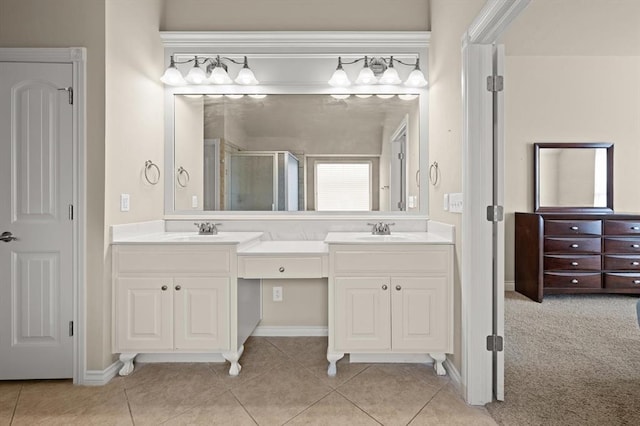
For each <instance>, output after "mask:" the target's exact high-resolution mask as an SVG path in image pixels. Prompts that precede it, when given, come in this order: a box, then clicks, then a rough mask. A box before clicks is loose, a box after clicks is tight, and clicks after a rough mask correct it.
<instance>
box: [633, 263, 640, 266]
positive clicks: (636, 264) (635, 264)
mask: <svg viewBox="0 0 640 426" xmlns="http://www.w3.org/2000/svg"><path fill="white" fill-rule="evenodd" d="M638 265H640V262H631V266H638Z"/></svg>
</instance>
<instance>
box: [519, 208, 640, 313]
mask: <svg viewBox="0 0 640 426" xmlns="http://www.w3.org/2000/svg"><path fill="white" fill-rule="evenodd" d="M515 225H516V229H515V280H516V282H515V287H516V291H517V292H518V293H522V294H524V295H525V296H527V297H529V298H530V299H533V300H535V301H538V302H542V298H543V297H544V295H545V294H563V293H565V294H568V293H573V294H576V293H632V294H640V215H629V214H614V213H606V214H601V213H594V214H564V213H516V224H515Z"/></svg>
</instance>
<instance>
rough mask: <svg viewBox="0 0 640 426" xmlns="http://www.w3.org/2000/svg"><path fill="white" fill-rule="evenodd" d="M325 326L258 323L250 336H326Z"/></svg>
mask: <svg viewBox="0 0 640 426" xmlns="http://www.w3.org/2000/svg"><path fill="white" fill-rule="evenodd" d="M328 335H329V332H328V329H327V327H325V326H300V327H299V326H292V325H284V326H282V325H273V326H269V325H259V326H257V327H256V329H255V330H253V334H252V336H256V337H302V336H320V337H324V336H328Z"/></svg>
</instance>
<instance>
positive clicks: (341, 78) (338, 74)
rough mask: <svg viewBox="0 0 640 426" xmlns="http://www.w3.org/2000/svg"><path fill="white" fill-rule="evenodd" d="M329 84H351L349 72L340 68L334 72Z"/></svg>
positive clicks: (336, 85) (339, 85) (334, 85)
mask: <svg viewBox="0 0 640 426" xmlns="http://www.w3.org/2000/svg"><path fill="white" fill-rule="evenodd" d="M329 84H330V85H331V86H333V87H347V86H349V85H351V81H349V77H348V76H347V73H346V72H344V70H343V69H342V68H338V69H337V70H335V71H334V72H333V75H332V76H331V79H330V80H329Z"/></svg>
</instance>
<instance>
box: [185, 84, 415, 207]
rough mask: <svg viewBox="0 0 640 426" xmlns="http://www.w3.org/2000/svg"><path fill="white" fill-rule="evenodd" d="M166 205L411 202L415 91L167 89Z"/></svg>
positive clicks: (384, 204)
mask: <svg viewBox="0 0 640 426" xmlns="http://www.w3.org/2000/svg"><path fill="white" fill-rule="evenodd" d="M173 98H174V99H173V101H174V108H173V110H174V123H173V128H174V147H173V149H174V152H173V157H174V164H173V170H174V174H175V179H174V184H173V187H172V190H173V191H174V197H173V198H174V209H175V211H176V212H211V211H227V212H228V211H235V212H237V211H243V212H247V211H253V212H256V211H258V212H266V211H287V212H294V211H307V212H309V211H316V212H330V211H332V212H336V211H340V212H414V213H417V212H419V211H420V203H421V201H423V200H421V198H420V188H419V186H420V185H419V184H420V182H419V178H420V173H419V168H420V156H421V152H420V131H421V129H420V124H419V123H420V96H419V95H418V94H399V95H398V94H385V95H369V94H360V95H340V96H335V95H333V96H332V95H330V94H269V95H223V94H213V95H212V94H175V95H173Z"/></svg>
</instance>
